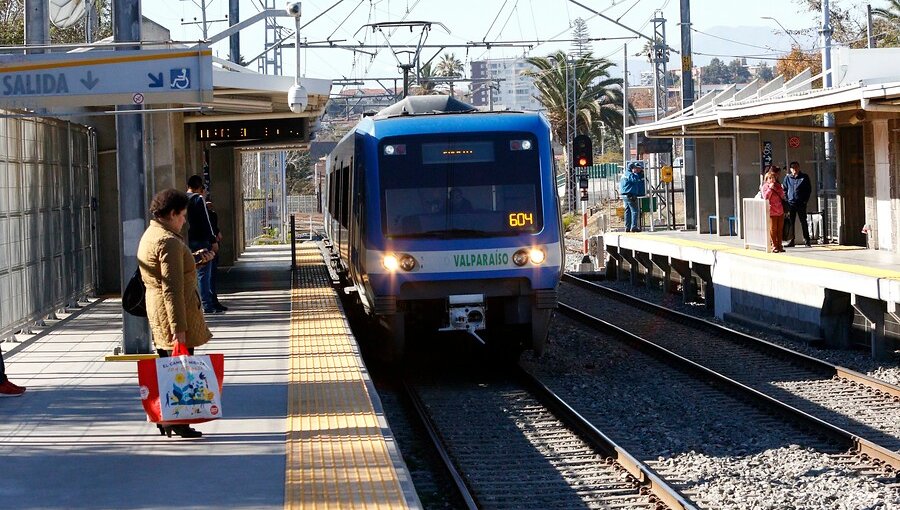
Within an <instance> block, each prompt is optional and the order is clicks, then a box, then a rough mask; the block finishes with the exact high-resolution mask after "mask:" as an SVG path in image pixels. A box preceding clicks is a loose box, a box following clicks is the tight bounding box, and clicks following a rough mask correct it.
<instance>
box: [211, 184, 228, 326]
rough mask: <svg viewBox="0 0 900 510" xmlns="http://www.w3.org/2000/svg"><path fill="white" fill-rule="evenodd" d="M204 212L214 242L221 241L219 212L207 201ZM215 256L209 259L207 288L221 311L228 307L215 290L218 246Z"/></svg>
mask: <svg viewBox="0 0 900 510" xmlns="http://www.w3.org/2000/svg"><path fill="white" fill-rule="evenodd" d="M206 214H207V216H209V224H210V226H212V230H213V234H215V235H216V244H217V245H218V243H220V242H221V241H222V232H221V231H220V230H219V214H218V213H217V212H216V209H215V208H214V207H213V203H212V202H209V201H207V202H206ZM214 253H215V254H216V256H215V257H214V258H213V259H212V260H211V261H209V266H210V269H209V272H210V279H209V280H210V284H209V288H210V291H211V292H212V299H213V302H214V303H215V307H216V308H218V309H220V310H222V311H223V312H224V311H226V310H228V307H227V306H225V305H223V304H222V303H220V302H219V293H218V292H217V290H216V277H217V276H218V273H217V270H218V268H219V250H218V248H217V249H216V251H215V252H214Z"/></svg>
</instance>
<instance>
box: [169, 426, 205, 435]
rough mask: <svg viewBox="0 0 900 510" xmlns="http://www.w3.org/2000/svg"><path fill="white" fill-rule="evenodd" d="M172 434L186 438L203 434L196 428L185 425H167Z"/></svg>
mask: <svg viewBox="0 0 900 510" xmlns="http://www.w3.org/2000/svg"><path fill="white" fill-rule="evenodd" d="M167 428H168V429H169V430H170V431H171V433H172V434H175V435H176V436H181V437H186V438H194V437H201V436H203V432H200V431H199V430H197V429H192V428H191V427H189V426H187V425H172V426H170V427H167Z"/></svg>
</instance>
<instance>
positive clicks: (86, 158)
mask: <svg viewBox="0 0 900 510" xmlns="http://www.w3.org/2000/svg"><path fill="white" fill-rule="evenodd" d="M96 168H97V151H96V136H95V134H94V132H93V131H92V130H89V129H88V128H85V127H83V126H79V125H75V124H72V123H69V122H63V121H59V120H54V119H42V118H28V119H25V118H0V339H7V338H10V337H12V336H13V335H14V334H15V333H16V332H18V331H21V330H27V329H28V328H29V326H30V325H32V324H34V323H36V322H39V321H41V320H43V319H44V318H46V317H48V316H52V315H53V314H54V313H55V312H56V311H57V310H60V309H63V308H65V307H68V306H75V305H77V303H78V301H80V300H84V299H85V298H86V297H87V296H88V295H90V294H92V293H93V292H94V289H95V287H96V267H97V253H96V250H97V243H96V237H95V231H96V230H95V228H94V226H95V223H96V222H95V209H96V207H95V204H96V199H95V198H94V197H95V196H96V191H97V184H96V179H97V171H96Z"/></svg>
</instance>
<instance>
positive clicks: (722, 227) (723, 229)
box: [706, 138, 735, 236]
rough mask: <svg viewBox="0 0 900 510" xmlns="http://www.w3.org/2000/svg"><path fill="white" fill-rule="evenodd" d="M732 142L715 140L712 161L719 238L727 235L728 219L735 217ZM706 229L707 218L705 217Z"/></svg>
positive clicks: (728, 139) (728, 231) (729, 140)
mask: <svg viewBox="0 0 900 510" xmlns="http://www.w3.org/2000/svg"><path fill="white" fill-rule="evenodd" d="M732 145H733V142H732V140H731V139H730V138H723V139H720V140H715V144H714V147H715V148H714V160H715V163H714V164H715V171H716V195H715V204H716V224H717V226H716V232H717V233H718V235H720V236H724V235H729V233H730V230H729V226H728V217H729V216H734V215H735V204H734V171H735V170H734V158H733V156H732V155H733V149H732ZM706 223H707V228H709V218H708V217H707V221H706Z"/></svg>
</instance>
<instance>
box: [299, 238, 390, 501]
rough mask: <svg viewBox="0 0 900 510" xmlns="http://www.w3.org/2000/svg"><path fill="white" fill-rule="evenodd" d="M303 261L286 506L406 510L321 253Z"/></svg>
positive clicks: (307, 254)
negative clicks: (396, 509)
mask: <svg viewBox="0 0 900 510" xmlns="http://www.w3.org/2000/svg"><path fill="white" fill-rule="evenodd" d="M297 255H298V256H297V260H298V271H297V273H298V276H297V277H296V278H295V280H294V283H293V285H292V291H291V368H290V383H289V386H288V440H287V462H286V466H285V499H284V501H285V503H284V507H285V508H286V509H297V508H379V509H380V508H406V507H407V504H406V499H405V497H404V494H403V490H402V488H401V486H400V482H399V479H398V476H397V473H396V470H395V469H394V465H393V461H392V459H391V457H390V454H389V452H388V447H387V443H386V442H385V440H384V436H383V434H382V431H381V426H380V425H379V422H378V418H377V416H376V415H375V410H374V408H373V407H372V403H371V400H370V395H369V393H368V389H367V387H366V384H365V380H364V378H363V374H362V371H361V369H360V367H359V362H358V360H357V351H356V348H355V344H354V340H353V337H352V335H351V333H350V330H349V327H348V325H347V322H346V320H345V318H344V316H343V314H342V312H341V308H340V305H339V303H338V298H337V295H336V294H335V292H334V290H333V289H332V288H331V282H330V278H329V275H328V272H327V270H326V268H325V265H324V262H323V260H322V257H321V254H320V252H319V251H318V248H315V247H314V246H300V247H299V248H298V254H297Z"/></svg>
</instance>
